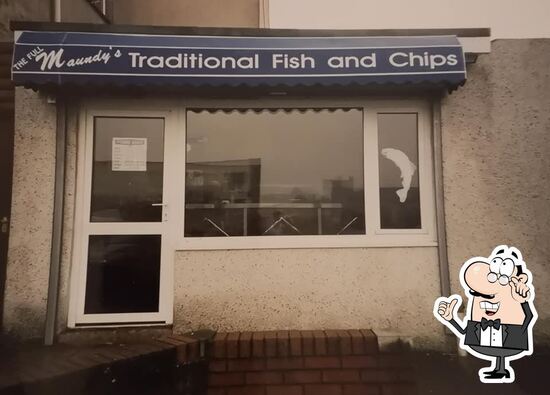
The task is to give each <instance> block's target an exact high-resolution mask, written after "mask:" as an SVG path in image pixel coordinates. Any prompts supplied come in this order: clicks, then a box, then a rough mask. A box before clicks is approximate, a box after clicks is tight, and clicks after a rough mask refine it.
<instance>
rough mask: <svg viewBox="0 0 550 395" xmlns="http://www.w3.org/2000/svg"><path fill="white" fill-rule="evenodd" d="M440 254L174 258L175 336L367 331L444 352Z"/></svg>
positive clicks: (419, 250)
mask: <svg viewBox="0 0 550 395" xmlns="http://www.w3.org/2000/svg"><path fill="white" fill-rule="evenodd" d="M437 261H438V260H437V248H434V247H416V248H369V249H363V248H355V249H298V250H248V251H189V252H178V253H177V255H176V262H175V275H174V283H175V299H174V311H175V318H174V321H175V323H174V330H175V331H177V332H184V331H187V330H190V329H197V328H200V327H207V328H214V329H217V330H220V331H236V330H238V331H246V330H277V329H290V328H292V329H349V328H371V329H373V330H374V331H375V332H376V333H377V334H379V335H383V336H402V337H405V338H409V337H412V338H413V339H412V340H413V341H414V344H415V345H416V346H418V347H426V346H428V347H438V348H439V347H442V346H443V342H444V335H443V329H442V327H441V325H440V324H439V323H438V322H437V321H436V320H435V319H434V318H433V315H432V308H433V303H434V300H435V298H436V297H437V295H438V293H439V274H438V264H437Z"/></svg>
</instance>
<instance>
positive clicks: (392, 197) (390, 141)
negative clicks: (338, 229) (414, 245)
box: [378, 113, 421, 229]
mask: <svg viewBox="0 0 550 395" xmlns="http://www.w3.org/2000/svg"><path fill="white" fill-rule="evenodd" d="M378 152H379V167H378V170H379V185H380V187H379V191H380V227H381V228H382V229H420V228H421V219H420V217H421V216H420V190H419V184H418V179H419V177H418V115H417V114H416V113H413V114H395V113H393V114H392V113H389V114H385V113H379V114H378Z"/></svg>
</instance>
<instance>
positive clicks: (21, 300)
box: [3, 88, 56, 338]
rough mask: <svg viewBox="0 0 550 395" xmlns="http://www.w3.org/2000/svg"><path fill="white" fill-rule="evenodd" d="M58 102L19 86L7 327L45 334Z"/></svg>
mask: <svg viewBox="0 0 550 395" xmlns="http://www.w3.org/2000/svg"><path fill="white" fill-rule="evenodd" d="M55 124H56V108H55V105H52V104H48V103H46V98H45V97H44V96H42V95H39V94H37V93H35V92H33V91H32V90H28V89H23V88H17V89H16V95H15V145H14V169H13V192H12V196H13V198H12V210H11V223H10V239H9V249H8V264H7V270H6V289H5V294H4V322H3V326H4V327H3V330H4V331H5V332H6V333H7V334H9V335H13V336H15V337H18V338H35V337H40V336H42V335H43V329H44V320H45V317H46V298H47V290H48V275H49V267H50V251H51V232H52V214H53V191H54V170H55V169H54V167H55Z"/></svg>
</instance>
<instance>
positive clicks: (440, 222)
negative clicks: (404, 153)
mask: <svg viewBox="0 0 550 395" xmlns="http://www.w3.org/2000/svg"><path fill="white" fill-rule="evenodd" d="M432 119H433V124H432V129H433V156H434V180H435V208H436V225H437V226H436V227H437V251H438V255H439V280H440V286H441V295H443V296H450V294H451V282H450V279H449V259H448V257H447V233H446V230H445V200H444V195H443V153H442V151H443V148H442V139H441V101H440V99H435V100H434V101H433V102H432Z"/></svg>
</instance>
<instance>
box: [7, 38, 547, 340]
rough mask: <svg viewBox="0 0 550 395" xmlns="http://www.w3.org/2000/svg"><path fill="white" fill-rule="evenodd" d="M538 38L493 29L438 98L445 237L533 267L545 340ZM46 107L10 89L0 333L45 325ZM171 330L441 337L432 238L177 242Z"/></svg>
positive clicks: (459, 249) (71, 173)
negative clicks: (498, 248) (384, 242)
mask: <svg viewBox="0 0 550 395" xmlns="http://www.w3.org/2000/svg"><path fill="white" fill-rule="evenodd" d="M549 63H550V40H543V39H540V40H531V39H524V40H497V41H494V42H493V43H492V49H491V53H490V54H486V55H480V56H479V57H478V59H477V62H476V63H475V64H471V65H469V68H468V81H467V83H466V85H465V86H463V87H461V88H459V89H458V90H457V91H455V92H453V93H452V94H451V95H448V96H446V97H445V98H444V99H443V101H442V134H443V169H444V192H445V209H446V218H445V219H446V230H447V237H448V239H447V246H448V252H449V261H450V274H451V280H452V288H453V290H454V291H457V292H460V293H462V290H461V288H460V286H459V282H458V277H457V274H458V270H459V268H460V265H461V264H462V263H463V262H464V261H465V260H466V259H468V258H469V257H471V256H474V255H487V254H489V253H490V251H491V250H492V248H493V247H494V246H495V245H497V244H500V243H509V244H513V245H515V246H517V247H518V248H520V249H521V250H522V251H523V252H524V258H525V260H526V262H527V265H528V267H529V269H530V270H531V271H532V272H533V274H534V285H535V287H536V293H537V297H536V301H535V305H536V307H537V310H538V313H539V320H538V322H537V324H536V325H535V341H536V343H537V344H550V289H549V287H547V285H548V284H550V267H549V262H550V247H549V243H548V236H549V235H550V215H549V214H548V208H549V207H550V201H549V199H550V182H549V181H550V180H549V177H550V174H549V173H548V169H550V157H549V156H548V155H547V152H548V151H550V113H548V111H547V110H548V108H550V92H548V87H549V86H550V71H549V70H548V67H547V65H548V64H549ZM77 106H78V103H74V104H73V107H72V108H71V109H70V111H69V114H70V115H69V120H68V122H69V135H68V143H67V173H66V189H65V203H66V207H65V214H64V215H65V221H64V238H63V262H62V275H61V285H60V305H59V310H58V320H57V322H58V332H60V333H61V332H66V331H67V328H66V326H67V315H68V308H67V306H68V289H69V275H70V259H71V243H72V241H71V240H72V226H73V217H74V209H73V208H74V196H75V193H74V192H75V174H76V173H75V167H76V149H75V147H76V141H77V135H78V132H77V119H76V116H75V114H76V107H77ZM55 117H56V115H55V105H52V104H48V103H47V100H46V97H45V96H43V95H42V94H40V93H35V92H33V91H31V90H26V89H22V88H17V92H16V125H15V127H16V138H15V163H14V166H15V168H14V189H13V194H14V196H13V208H12V222H11V238H10V248H9V258H8V268H7V282H6V294H5V312H4V317H5V319H4V330H5V331H6V332H7V333H8V334H11V335H13V336H14V337H17V338H21V339H29V338H36V337H41V336H42V335H43V328H44V320H45V312H46V294H47V282H48V270H49V258H50V242H51V228H52V207H53V189H54V180H53V175H54V159H55V158H54V156H55ZM175 260H176V261H175V265H174V266H175V270H174V283H175V297H174V311H175V315H174V331H175V332H185V331H188V330H191V329H197V328H199V327H210V328H213V329H216V330H222V331H232V330H266V329H270V330H275V329H286V328H295V329H338V328H372V329H373V330H374V331H375V332H377V333H378V334H379V335H383V336H384V335H387V336H401V337H404V338H408V339H411V340H412V341H413V344H414V345H415V346H417V347H422V348H443V347H444V346H445V345H449V344H450V343H452V342H450V340H449V338H448V337H446V336H445V334H444V331H443V328H442V326H441V325H440V324H439V323H438V322H437V321H436V320H435V319H434V318H433V316H432V313H431V311H432V306H433V303H434V300H435V299H436V298H437V297H438V296H439V294H440V280H439V268H438V254H437V248H436V247H415V248H350V249H299V250H292V249H287V250H284V249H283V250H279V249H277V250H233V251H227V250H224V251H178V252H177V253H176V258H175Z"/></svg>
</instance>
